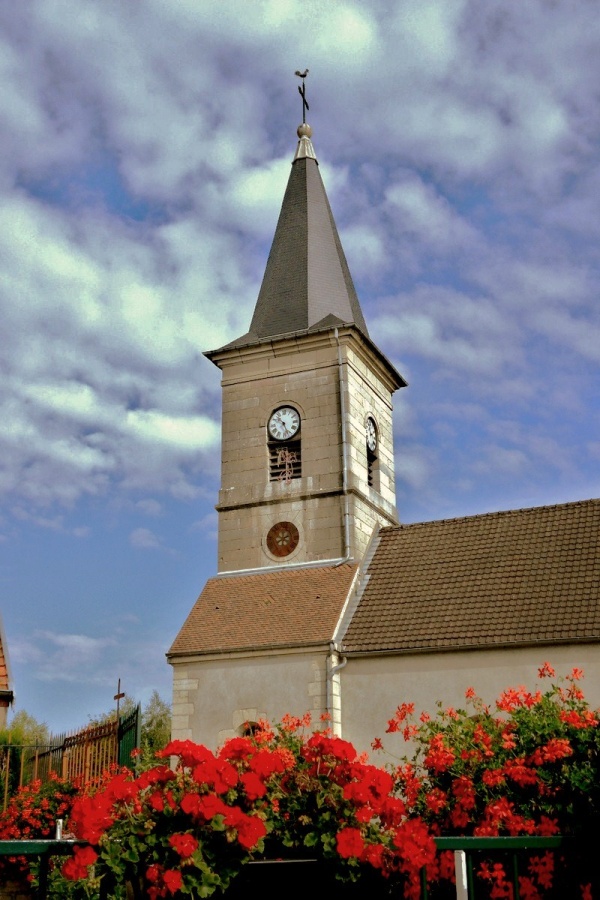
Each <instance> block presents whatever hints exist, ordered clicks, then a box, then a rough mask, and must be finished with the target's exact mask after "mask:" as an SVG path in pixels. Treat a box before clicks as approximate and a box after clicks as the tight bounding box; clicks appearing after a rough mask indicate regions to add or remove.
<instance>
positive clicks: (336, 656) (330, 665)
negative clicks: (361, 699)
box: [326, 641, 348, 737]
mask: <svg viewBox="0 0 600 900" xmlns="http://www.w3.org/2000/svg"><path fill="white" fill-rule="evenodd" d="M334 660H339V661H338V662H336V663H334ZM347 663H348V659H347V657H345V656H340V652H339V650H338V648H337V646H336V644H335V641H331V643H330V644H329V656H328V657H327V686H326V691H327V698H326V699H327V712H328V713H329V715H330V716H331V719H330V726H331V731H332V733H333V734H334V735H335V736H336V737H341V736H342V715H341V714H342V708H341V693H340V707H339V710H338V713H339V715H338V718H337V719H336V710H335V708H334V704H333V701H334V696H333V679H334V678H335V676H336V675H337V673H338V672H339V671H340V670H341V669H343V668H344V666H345V665H347Z"/></svg>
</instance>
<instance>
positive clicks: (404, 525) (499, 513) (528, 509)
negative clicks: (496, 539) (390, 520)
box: [381, 497, 600, 533]
mask: <svg viewBox="0 0 600 900" xmlns="http://www.w3.org/2000/svg"><path fill="white" fill-rule="evenodd" d="M588 503H589V504H594V503H600V497H590V498H589V499H587V500H568V501H566V502H565V503H550V504H548V505H545V506H523V507H517V508H515V509H499V510H495V511H494V512H488V513H473V514H472V515H470V516H455V517H453V518H446V519H428V520H427V521H425V522H401V523H400V524H399V525H386V526H384V527H383V528H382V529H381V531H382V533H387V532H391V531H405V530H406V529H408V528H422V527H423V526H424V525H445V524H448V523H449V522H465V521H469V520H475V519H493V518H501V517H504V516H514V515H517V514H522V513H533V512H539V511H540V510H542V509H543V510H551V509H564V508H566V507H569V506H573V507H574V506H585V505H586V504H588Z"/></svg>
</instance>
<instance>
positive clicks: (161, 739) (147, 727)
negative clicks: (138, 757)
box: [142, 691, 171, 756]
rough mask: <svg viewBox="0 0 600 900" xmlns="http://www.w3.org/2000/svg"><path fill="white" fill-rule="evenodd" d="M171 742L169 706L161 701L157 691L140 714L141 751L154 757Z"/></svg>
mask: <svg viewBox="0 0 600 900" xmlns="http://www.w3.org/2000/svg"><path fill="white" fill-rule="evenodd" d="M170 740H171V706H170V704H169V703H167V702H166V701H165V700H163V699H162V697H161V696H160V694H159V693H158V691H152V696H151V697H150V699H149V700H148V703H147V704H146V706H145V707H144V710H143V712H142V750H143V752H144V754H147V755H148V756H154V754H155V753H156V752H157V751H158V750H162V749H163V747H166V745H167V744H168V743H169V741H170Z"/></svg>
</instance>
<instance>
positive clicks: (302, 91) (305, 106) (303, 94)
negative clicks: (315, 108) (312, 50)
mask: <svg viewBox="0 0 600 900" xmlns="http://www.w3.org/2000/svg"><path fill="white" fill-rule="evenodd" d="M296 75H297V76H298V78H301V79H302V87H300V85H298V93H299V94H300V96H301V97H302V124H303V125H306V110H307V109H310V107H309V105H308V101H307V99H306V87H305V86H304V79H305V78H306V76H307V75H308V69H305V70H304V72H300V71H299V70H298V69H296Z"/></svg>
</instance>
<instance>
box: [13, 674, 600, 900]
mask: <svg viewBox="0 0 600 900" xmlns="http://www.w3.org/2000/svg"><path fill="white" fill-rule="evenodd" d="M580 674H581V673H579V672H578V671H577V670H575V671H573V672H572V673H571V674H570V675H569V676H568V677H567V678H566V679H565V680H563V681H561V680H557V681H556V682H552V683H550V686H549V687H548V688H547V689H546V690H545V691H542V690H538V691H536V692H534V693H530V692H528V691H526V690H525V688H522V687H518V688H514V689H511V690H508V691H505V692H504V693H503V694H502V695H501V696H500V697H499V698H498V701H497V703H496V704H495V706H494V707H493V708H488V707H487V706H486V705H485V704H484V703H483V701H482V700H481V699H479V698H478V697H477V695H476V694H475V691H474V690H473V689H471V688H469V689H468V690H467V692H466V698H465V699H466V702H465V709H459V710H448V709H446V710H444V709H442V708H441V707H440V708H438V711H437V714H436V715H435V716H433V717H429V716H427V715H425V714H422V715H421V717H420V718H419V719H415V712H414V708H413V707H412V705H411V704H409V703H403V704H401V705H400V706H399V707H398V709H397V710H396V713H395V715H394V716H393V718H392V719H390V721H389V724H388V731H390V732H401V733H402V735H403V736H404V738H405V739H406V740H407V741H410V742H411V748H412V749H411V752H410V753H409V754H408V755H407V756H406V757H404V758H403V759H401V760H394V761H390V760H387V761H386V762H385V764H383V765H379V766H377V765H373V764H372V762H370V761H369V760H368V759H366V758H364V757H361V756H359V755H357V753H356V751H355V749H354V748H353V747H352V745H351V744H349V743H348V742H347V741H344V740H342V739H340V738H337V737H335V736H333V735H332V734H331V733H330V732H329V731H328V729H327V728H326V727H325V726H326V723H321V727H322V730H316V731H312V730H311V726H310V721H309V719H308V717H304V718H303V719H295V718H293V717H286V718H285V719H284V721H283V722H282V723H281V724H280V725H279V726H277V727H276V728H274V729H271V728H270V727H269V726H268V725H267V724H266V723H262V725H261V728H260V729H259V730H258V731H257V732H256V733H255V734H254V735H253V736H252V737H239V738H233V739H231V740H229V741H227V742H226V743H225V744H224V745H223V747H222V748H221V749H220V750H219V751H218V752H216V753H213V752H212V751H211V750H209V749H208V748H206V747H203V746H201V745H198V744H194V743H192V742H191V741H173V742H171V743H170V744H169V745H168V746H167V747H166V748H165V749H164V750H163V751H161V753H160V754H158V756H159V759H158V760H157V763H158V764H157V765H156V766H154V767H153V768H151V769H149V770H147V771H145V772H142V773H141V774H139V775H135V774H134V773H133V772H131V771H129V770H120V771H112V772H109V773H107V774H106V778H105V780H104V781H103V783H102V784H100V785H99V786H95V787H94V788H91V787H88V788H87V789H82V790H81V791H80V792H79V793H78V794H77V796H76V798H75V800H74V802H73V805H72V808H71V812H70V821H69V827H70V828H71V829H72V830H73V831H74V832H75V834H76V835H77V837H78V838H80V839H83V840H86V841H88V842H89V846H87V847H85V848H76V849H75V851H74V853H73V856H72V858H70V859H69V860H67V862H66V863H64V865H63V866H62V871H61V870H59V869H58V868H57V870H56V871H55V873H54V881H53V885H54V887H53V890H54V891H55V893H54V894H51V896H57V897H58V896H69V897H73V898H76V897H90V898H91V897H95V896H98V891H99V889H100V885H102V889H103V891H104V894H105V896H110V897H114V898H117V900H118V898H125V897H126V896H131V895H133V896H139V897H149V898H151V900H153V898H159V897H175V898H179V897H183V896H202V897H206V896H210V895H211V894H213V893H215V892H219V893H223V892H226V896H229V897H230V898H231V900H234V898H235V897H236V896H237V894H238V893H241V892H242V891H244V893H245V894H247V890H248V889H247V887H246V885H247V882H248V879H252V878H257V877H258V878H262V880H263V882H264V881H265V879H268V878H278V879H279V878H280V877H281V873H282V872H287V874H286V875H285V877H286V878H288V879H292V878H293V883H294V884H295V885H298V884H299V883H300V881H301V880H302V879H307V880H308V881H307V884H308V883H313V882H314V878H315V875H314V873H315V872H317V873H318V875H317V881H318V884H320V885H321V886H323V885H324V884H327V885H333V884H335V883H336V882H337V883H341V884H345V885H348V887H347V888H345V891H346V895H347V896H348V897H351V896H352V885H353V884H355V883H357V882H358V883H359V885H360V889H361V890H362V891H363V892H364V890H365V889H366V890H367V892H368V893H369V895H370V896H372V897H376V896H377V895H381V896H383V895H384V894H386V893H387V892H388V891H389V890H393V892H394V893H395V895H396V896H404V897H406V898H418V897H419V896H420V893H421V872H422V870H423V869H424V871H425V873H426V877H427V881H428V884H429V886H430V890H431V894H430V896H432V897H434V896H442V895H443V892H444V890H446V888H444V885H446V886H451V884H452V881H453V877H454V875H453V873H454V865H453V858H452V854H451V853H448V852H444V853H438V852H437V851H436V847H435V837H436V836H439V835H472V836H486V835H489V836H495V835H552V834H557V833H559V832H562V833H565V834H573V835H578V841H577V846H578V847H579V848H580V850H581V852H579V854H578V858H577V859H574V858H570V859H567V858H566V857H563V858H561V859H559V865H558V866H556V867H555V859H554V856H553V855H552V854H550V853H547V852H535V853H533V852H532V853H531V854H530V855H529V856H528V857H527V859H526V860H525V863H524V866H523V868H522V869H521V873H520V877H519V889H520V896H521V897H522V898H524V900H536V898H542V897H551V896H556V897H559V896H560V897H567V896H568V897H577V896H580V897H582V898H585V900H590V898H591V897H592V896H593V895H594V890H596V891H597V886H596V885H594V879H595V877H596V876H595V872H594V868H593V867H592V866H590V865H589V863H590V861H591V860H592V859H593V856H592V854H589V858H588V855H587V854H586V852H585V847H584V844H585V837H586V835H590V836H594V835H595V833H596V832H597V829H598V823H599V821H600V794H599V791H600V787H599V777H598V776H599V771H598V770H599V765H598V757H599V752H598V751H599V743H600V741H599V728H598V718H597V716H596V714H595V713H594V712H593V711H592V710H590V708H589V707H588V704H587V703H586V701H585V699H584V697H583V694H582V692H581V690H580V688H579V683H578V682H579V677H580ZM553 675H554V673H553V671H552V669H551V667H550V666H548V665H547V664H544V666H542V667H541V669H540V677H541V678H543V679H546V678H552V676H553ZM373 747H374V750H375V751H379V752H384V750H383V741H382V740H381V739H378V738H376V739H375V740H374V742H373ZM386 759H387V758H386ZM4 822H5V826H4V827H9V824H10V823H8V822H7V820H6V818H5V820H4ZM10 827H12V828H13V830H14V829H16V830H18V828H19V823H18V821H16V820H14V821H12V823H11V824H10ZM0 836H1V830H0ZM290 858H291V859H296V860H298V859H300V858H303V859H312V860H313V861H314V862H311V863H300V862H296V863H295V864H294V863H286V864H281V863H275V862H274V863H273V864H271V865H270V866H269V865H267V864H266V863H265V862H258V861H265V860H269V859H271V860H278V859H279V860H281V859H290ZM249 863H252V865H248V864H249ZM294 865H295V871H294V875H293V876H291V875H290V872H292V868H287V869H286V868H285V866H294ZM261 866H262V869H261ZM586 867H587V868H586ZM555 868H556V871H555ZM570 869H572V870H574V871H575V873H576V874H575V881H574V882H573V881H572V882H570V886H569V887H568V888H567V887H565V884H566V882H565V878H566V877H567V875H568V876H569V877H572V876H573V871H569V870H570ZM255 873H258V874H255ZM477 882H478V884H479V889H480V890H482V891H483V894H482V896H486V897H489V898H503V897H506V898H509V897H511V896H512V888H511V886H510V884H509V882H508V878H507V875H506V871H505V866H504V865H503V864H502V862H501V861H499V860H497V859H487V858H485V857H482V858H480V859H479V861H478V863H477ZM573 884H575V888H573ZM309 889H311V888H309V887H307V888H306V890H309ZM61 891H62V892H63V893H61ZM436 891H437V893H436ZM313 892H314V888H313ZM561 892H562V893H561ZM342 896H343V895H342ZM596 896H597V897H598V896H600V895H599V894H598V893H596Z"/></svg>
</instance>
